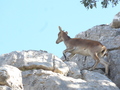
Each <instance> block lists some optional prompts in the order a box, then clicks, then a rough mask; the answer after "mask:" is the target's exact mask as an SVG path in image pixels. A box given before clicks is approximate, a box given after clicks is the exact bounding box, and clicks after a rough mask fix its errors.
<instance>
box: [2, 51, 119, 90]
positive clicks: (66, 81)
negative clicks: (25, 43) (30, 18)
mask: <svg viewBox="0 0 120 90" xmlns="http://www.w3.org/2000/svg"><path fill="white" fill-rule="evenodd" d="M0 61H1V65H2V66H1V68H4V69H0V84H1V86H0V88H2V90H21V89H23V88H24V90H78V89H80V90H93V89H94V90H119V88H118V87H117V86H116V85H115V84H114V83H113V82H112V81H111V80H110V79H108V78H107V77H106V76H104V75H103V74H100V73H97V72H92V71H87V70H83V71H80V69H79V67H78V65H77V64H76V63H75V62H63V61H62V60H61V59H59V58H58V57H56V56H55V55H53V54H51V53H47V52H45V51H35V50H28V51H21V52H17V51H15V52H11V53H8V54H4V55H1V56H0ZM5 64H8V65H5ZM9 65H12V66H9ZM16 67H17V68H19V69H20V70H21V71H22V76H21V72H20V71H19V70H18V69H17V68H16ZM4 70H6V71H4ZM7 72H8V73H7ZM21 78H22V79H21ZM13 79H14V80H13ZM22 81H23V82H22ZM19 82H20V83H19ZM21 82H22V83H21ZM13 87H14V89H13Z"/></svg>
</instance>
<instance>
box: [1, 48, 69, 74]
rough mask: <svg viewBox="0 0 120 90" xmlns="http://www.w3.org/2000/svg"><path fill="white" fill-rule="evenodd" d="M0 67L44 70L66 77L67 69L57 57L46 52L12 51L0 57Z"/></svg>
mask: <svg viewBox="0 0 120 90" xmlns="http://www.w3.org/2000/svg"><path fill="white" fill-rule="evenodd" d="M0 62H1V63H0V65H4V64H8V65H12V66H15V67H17V68H19V69H20V70H22V71H24V70H31V69H44V70H50V71H53V72H56V73H61V74H63V75H67V73H68V71H69V68H68V67H67V65H66V64H65V63H64V62H63V61H62V60H61V59H59V58H58V57H56V56H55V55H53V54H51V53H47V52H46V51H42V50H40V51H37V50H28V51H21V52H18V51H14V52H11V53H8V54H3V55H1V56H0Z"/></svg>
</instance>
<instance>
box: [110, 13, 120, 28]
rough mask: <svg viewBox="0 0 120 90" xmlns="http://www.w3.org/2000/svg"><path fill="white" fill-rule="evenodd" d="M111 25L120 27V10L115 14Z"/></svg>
mask: <svg viewBox="0 0 120 90" xmlns="http://www.w3.org/2000/svg"><path fill="white" fill-rule="evenodd" d="M111 27H113V28H120V12H119V13H117V14H116V15H115V16H114V19H113V21H112V23H111Z"/></svg>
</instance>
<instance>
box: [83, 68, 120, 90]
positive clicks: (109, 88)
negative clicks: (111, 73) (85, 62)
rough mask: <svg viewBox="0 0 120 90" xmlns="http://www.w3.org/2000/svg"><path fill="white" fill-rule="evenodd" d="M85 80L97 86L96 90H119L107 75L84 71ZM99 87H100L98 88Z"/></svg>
mask: <svg viewBox="0 0 120 90" xmlns="http://www.w3.org/2000/svg"><path fill="white" fill-rule="evenodd" d="M82 74H83V79H84V80H86V81H87V82H90V84H92V86H95V88H96V90H97V88H98V90H119V88H117V87H116V85H115V84H114V83H113V82H112V81H111V80H110V79H108V78H107V77H106V76H105V75H102V74H100V73H97V72H94V73H93V72H91V71H87V70H83V71H82ZM97 85H98V86H97Z"/></svg>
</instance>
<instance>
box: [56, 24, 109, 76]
mask: <svg viewBox="0 0 120 90" xmlns="http://www.w3.org/2000/svg"><path fill="white" fill-rule="evenodd" d="M59 30H60V32H59V34H58V39H57V40H56V43H57V44H59V43H60V42H62V41H63V42H64V43H65V45H66V48H67V49H66V50H64V51H63V55H64V57H65V60H66V59H67V58H66V55H65V53H66V52H70V53H71V55H70V56H69V58H71V57H73V56H74V55H75V54H81V55H84V56H91V57H92V58H93V59H94V60H95V64H94V65H93V67H92V68H90V70H94V69H95V68H96V66H97V64H98V63H99V62H100V63H101V64H103V65H104V66H105V72H106V74H108V65H109V64H108V62H106V61H104V60H103V59H102V57H103V56H105V55H107V49H106V47H105V46H104V45H102V44H101V43H100V42H98V41H93V40H88V39H81V38H70V37H69V36H68V35H67V34H68V33H67V32H64V31H63V30H62V29H61V27H60V26H59Z"/></svg>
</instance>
